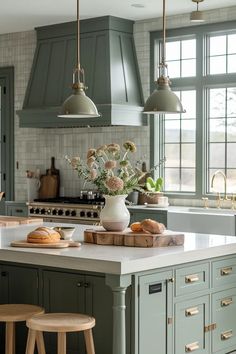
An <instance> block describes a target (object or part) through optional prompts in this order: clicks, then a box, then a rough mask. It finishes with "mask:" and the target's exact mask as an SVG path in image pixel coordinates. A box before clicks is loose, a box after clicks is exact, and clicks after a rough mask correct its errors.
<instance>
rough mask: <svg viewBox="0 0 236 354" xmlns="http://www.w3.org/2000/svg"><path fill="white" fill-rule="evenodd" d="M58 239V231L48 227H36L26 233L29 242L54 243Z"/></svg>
mask: <svg viewBox="0 0 236 354" xmlns="http://www.w3.org/2000/svg"><path fill="white" fill-rule="evenodd" d="M58 241H60V234H59V232H57V231H55V230H53V229H50V228H48V227H38V228H37V229H35V230H33V231H31V232H30V233H29V234H28V235H27V242H30V243H55V242H58Z"/></svg>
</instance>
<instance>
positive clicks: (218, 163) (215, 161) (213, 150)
mask: <svg viewBox="0 0 236 354" xmlns="http://www.w3.org/2000/svg"><path fill="white" fill-rule="evenodd" d="M209 150H210V163H209V167H210V168H224V167H225V144H223V143H218V144H217V143H212V144H211V145H210V147H209Z"/></svg>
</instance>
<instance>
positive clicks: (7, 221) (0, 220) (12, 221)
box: [0, 215, 43, 226]
mask: <svg viewBox="0 0 236 354" xmlns="http://www.w3.org/2000/svg"><path fill="white" fill-rule="evenodd" d="M42 222H43V219H42V218H31V217H21V216H5V215H0V226H17V225H21V224H40V223H42Z"/></svg>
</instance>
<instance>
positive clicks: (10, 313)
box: [0, 304, 44, 322]
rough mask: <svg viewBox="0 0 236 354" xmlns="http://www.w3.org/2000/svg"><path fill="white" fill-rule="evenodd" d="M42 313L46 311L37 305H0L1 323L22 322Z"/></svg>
mask: <svg viewBox="0 0 236 354" xmlns="http://www.w3.org/2000/svg"><path fill="white" fill-rule="evenodd" d="M40 313H44V309H43V308H42V307H39V306H36V305H27V304H4V305H0V322H22V321H26V320H27V319H28V318H30V317H32V316H33V315H37V314H40Z"/></svg>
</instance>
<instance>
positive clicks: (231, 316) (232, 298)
mask: <svg viewBox="0 0 236 354" xmlns="http://www.w3.org/2000/svg"><path fill="white" fill-rule="evenodd" d="M235 318H236V288H233V289H230V290H226V291H220V292H218V293H215V294H213V295H212V322H213V323H215V324H216V328H215V329H214V331H213V332H212V349H213V352H217V351H219V350H223V349H225V348H226V347H231V346H233V345H235V344H236V321H235Z"/></svg>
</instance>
